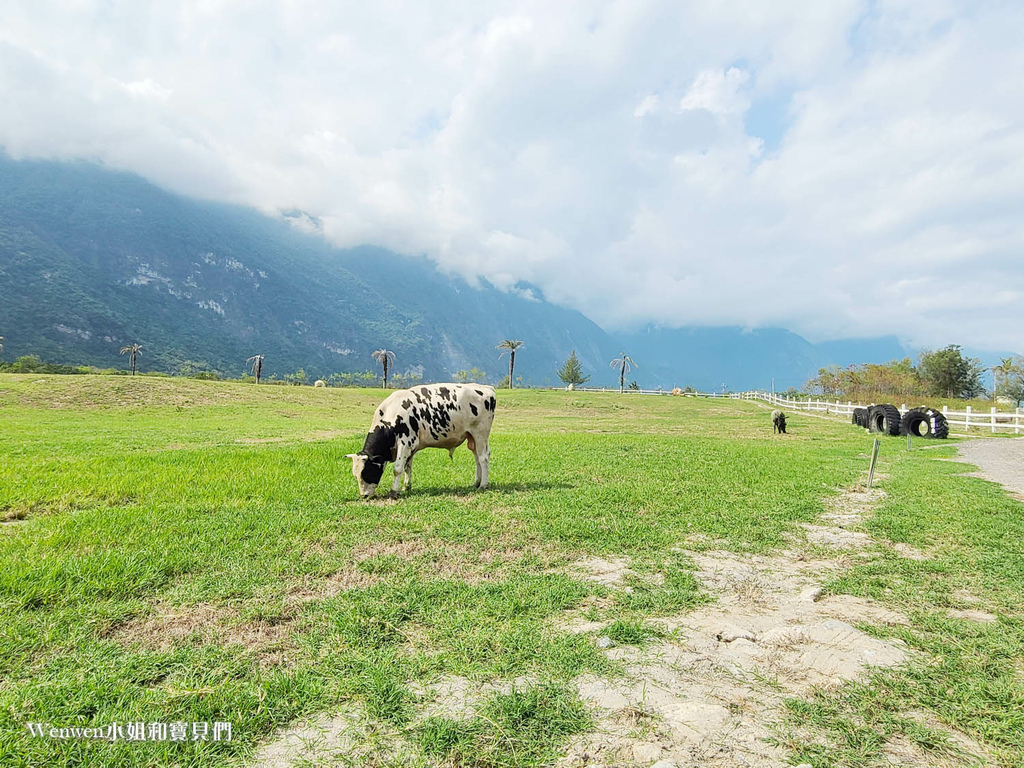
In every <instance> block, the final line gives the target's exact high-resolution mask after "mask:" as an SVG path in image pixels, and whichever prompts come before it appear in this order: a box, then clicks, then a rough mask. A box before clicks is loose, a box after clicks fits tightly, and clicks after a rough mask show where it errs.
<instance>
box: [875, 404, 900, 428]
mask: <svg viewBox="0 0 1024 768" xmlns="http://www.w3.org/2000/svg"><path fill="white" fill-rule="evenodd" d="M901 421H902V420H901V418H900V410H899V408H897V407H896V406H895V405H890V404H889V403H882V404H881V405H872V406H871V407H870V408H868V429H869V430H871V431H872V432H877V433H879V434H882V435H897V436H898V435H899V433H900V423H901Z"/></svg>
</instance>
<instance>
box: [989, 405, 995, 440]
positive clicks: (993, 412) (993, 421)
mask: <svg viewBox="0 0 1024 768" xmlns="http://www.w3.org/2000/svg"><path fill="white" fill-rule="evenodd" d="M990 413H991V414H992V434H993V435H994V434H995V433H996V407H995V406H994V405H993V406H992V410H991V411H990Z"/></svg>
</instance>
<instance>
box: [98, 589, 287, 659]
mask: <svg viewBox="0 0 1024 768" xmlns="http://www.w3.org/2000/svg"><path fill="white" fill-rule="evenodd" d="M291 624H292V618H291V617H290V616H286V617H284V618H283V620H281V621H275V622H273V623H271V622H268V621H243V620H241V619H240V617H239V613H238V611H237V610H236V609H234V608H223V607H219V606H215V605H211V604H209V603H197V604H196V605H191V606H175V607H174V608H170V607H168V606H161V605H157V606H156V611H155V612H154V613H153V614H151V615H149V616H146V617H143V618H140V619H136V620H133V621H130V622H128V623H127V624H124V625H121V626H119V627H117V628H115V629H114V630H113V631H112V632H111V633H110V635H109V636H110V637H111V638H112V639H114V640H116V641H117V642H119V643H121V644H122V645H139V646H142V647H143V648H147V649H149V650H156V651H169V650H172V649H174V648H176V647H179V646H182V645H187V644H192V645H205V644H207V643H213V644H217V645H241V646H243V647H245V649H246V650H248V651H250V652H252V653H253V654H254V655H255V656H256V658H257V659H258V660H259V663H260V665H261V666H278V665H281V664H288V663H289V660H290V658H291V655H292V653H293V652H294V646H293V645H292V643H291Z"/></svg>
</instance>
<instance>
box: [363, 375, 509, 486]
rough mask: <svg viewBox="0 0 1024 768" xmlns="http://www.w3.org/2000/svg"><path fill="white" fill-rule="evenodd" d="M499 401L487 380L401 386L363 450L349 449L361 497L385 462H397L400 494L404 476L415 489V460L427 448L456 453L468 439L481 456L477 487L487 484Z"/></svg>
mask: <svg viewBox="0 0 1024 768" xmlns="http://www.w3.org/2000/svg"><path fill="white" fill-rule="evenodd" d="M496 403H497V401H496V400H495V398H494V389H493V388H491V387H488V386H486V385H484V384H425V385H423V386H420V387H413V388H412V389H400V390H398V391H397V392H394V393H392V394H391V395H390V396H389V397H388V398H387V399H386V400H385V401H384V402H383V403H381V404H380V405H379V406H377V412H376V413H375V414H374V416H373V423H372V424H371V425H370V432H369V433H368V434H367V435H366V442H365V443H363V450H361V451H360V452H359V453H350V454H348V458H350V459H352V474H353V475H354V476H355V478H356V481H357V482H358V483H359V495H360V496H362V497H363V498H364V499H368V498H370V497H371V496H373V494H374V491H376V490H377V486H378V485H379V484H380V480H381V477H382V476H383V474H384V465H385V464H387V463H388V462H389V461H393V462H394V463H395V480H394V483H392V485H391V495H392V496H397V495H398V489H399V485H400V484H401V482H402V475H403V474H404V475H405V488H406V490H408V489H409V488H411V487H412V459H413V456H415V455H416V452H417V451H419V450H422V449H423V448H447V449H448V451H449V452H450V453H452V454H454V453H455V449H456V448H458V447H459V446H460V445H462V444H463V443H466V445H467V447H468V448H469V450H471V451H472V452H473V455H474V456H475V457H476V487H477V488H486V487H487V476H488V470H489V468H490V459H491V451H490V448H489V447H488V445H487V441H488V438H489V437H490V435H491V424H492V423H493V422H494V408H495V405H496Z"/></svg>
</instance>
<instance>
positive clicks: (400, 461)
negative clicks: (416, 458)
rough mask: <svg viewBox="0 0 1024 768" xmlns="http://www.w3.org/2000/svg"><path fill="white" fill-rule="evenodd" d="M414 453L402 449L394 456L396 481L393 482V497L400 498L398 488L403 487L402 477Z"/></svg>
mask: <svg viewBox="0 0 1024 768" xmlns="http://www.w3.org/2000/svg"><path fill="white" fill-rule="evenodd" d="M412 458H413V457H412V455H410V454H408V453H406V452H404V451H400V452H398V455H397V456H396V457H395V458H394V481H393V482H392V483H391V498H392V499H397V498H398V488H399V487H401V477H402V475H403V474H404V473H406V465H407V464H409V462H410V460H411V459H412Z"/></svg>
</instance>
